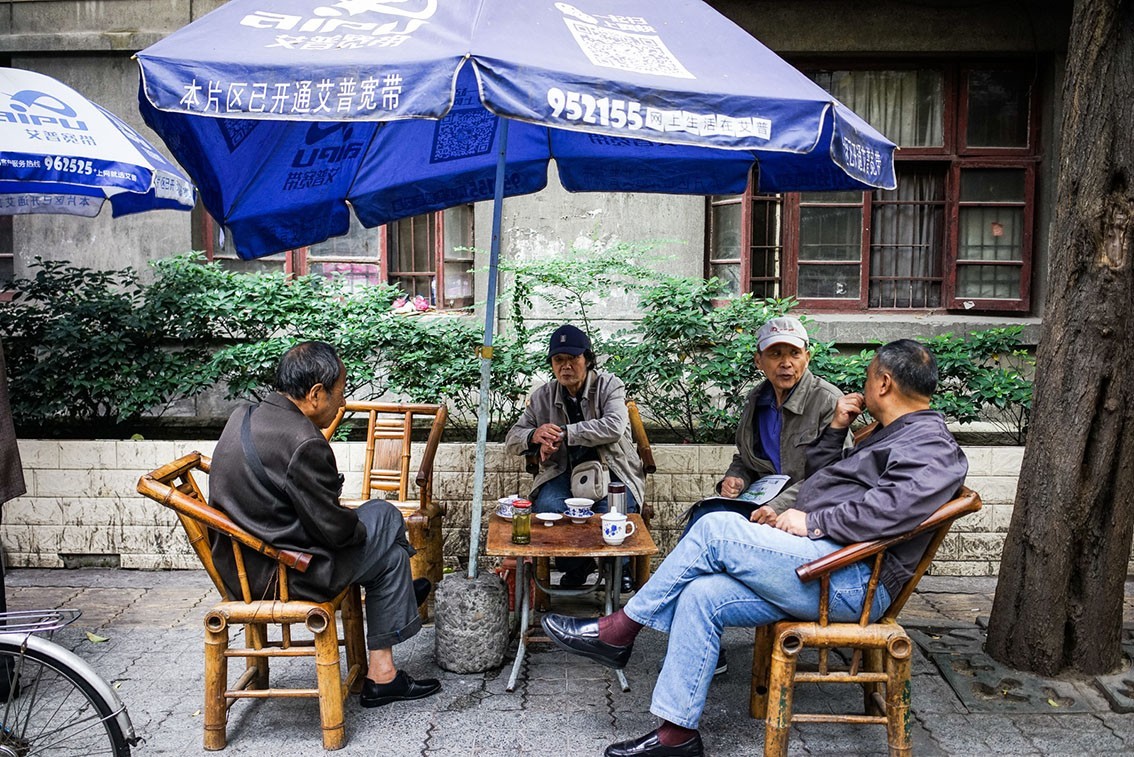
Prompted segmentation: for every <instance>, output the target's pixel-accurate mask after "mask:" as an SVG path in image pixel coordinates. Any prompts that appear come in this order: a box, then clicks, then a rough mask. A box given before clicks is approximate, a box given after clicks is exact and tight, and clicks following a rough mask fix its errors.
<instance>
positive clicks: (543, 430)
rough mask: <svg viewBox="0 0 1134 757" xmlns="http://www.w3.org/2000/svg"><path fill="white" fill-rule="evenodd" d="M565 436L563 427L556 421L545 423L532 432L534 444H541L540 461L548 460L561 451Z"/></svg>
mask: <svg viewBox="0 0 1134 757" xmlns="http://www.w3.org/2000/svg"><path fill="white" fill-rule="evenodd" d="M563 437H564V433H563V429H561V428H559V426H557V425H555V424H554V423H545V424H543V425H542V426H540V427H539V428H537V429H536V430H535V431H533V432H532V444H538V445H539V459H540V462H547V460H548V458H550V457H551V456H552V455H554V454H555V453H556V452H558V451H559V445H560V443H561V442H562V441H563Z"/></svg>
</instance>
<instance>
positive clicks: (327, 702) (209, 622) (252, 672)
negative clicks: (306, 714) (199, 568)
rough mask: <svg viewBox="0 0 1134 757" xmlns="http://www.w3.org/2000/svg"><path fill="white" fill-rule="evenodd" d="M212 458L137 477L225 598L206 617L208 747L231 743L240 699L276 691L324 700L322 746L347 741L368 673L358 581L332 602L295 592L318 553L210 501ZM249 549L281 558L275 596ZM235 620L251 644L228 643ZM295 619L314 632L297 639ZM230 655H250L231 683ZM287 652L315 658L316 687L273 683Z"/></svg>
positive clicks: (192, 457) (194, 456) (196, 456)
mask: <svg viewBox="0 0 1134 757" xmlns="http://www.w3.org/2000/svg"><path fill="white" fill-rule="evenodd" d="M210 464H211V460H210V458H208V457H206V456H205V455H202V454H201V453H200V452H193V453H191V454H188V455H186V456H184V457H182V458H179V459H178V460H174V461H173V462H171V463H169V464H168V465H164V466H162V467H161V468H158V469H157V470H155V471H152V472H151V473H147V474H146V475H144V476H142V478H141V479H140V480H139V481H138V491H139V492H140V493H141V494H143V495H145V496H146V497H149V498H150V499H152V500H154V501H155V502H158V503H160V504H162V505H164V506H166V507H168V508H170V509H172V510H173V511H175V512H176V513H177V518H178V520H180V521H181V525H182V527H183V528H184V529H185V533H186V535H187V536H188V537H189V544H190V545H191V546H192V547H193V551H194V552H196V554H197V557H198V558H199V559H200V560H201V564H202V565H203V566H204V568H205V570H206V571H207V572H208V574H209V577H210V578H211V579H212V580H213V583H214V584H215V585H216V587H217V591H219V592H220V593H221V596H222V597H223V598H224V601H222V602H220V603H218V604H217V605H216V606H215V607H213V609H212V610H210V611H209V613H208V614H207V615H206V616H205V707H204V713H205V736H204V746H205V749H208V750H217V749H224V748H225V746H226V745H227V743H228V738H227V733H226V731H227V724H228V708H229V707H231V706H232V704H233V703H234V702H235V701H236V700H237V699H264V698H269V697H315V698H317V699H318V700H319V716H320V721H321V723H322V728H323V748H324V749H339V748H340V747H342V746H343V744H344V743H345V742H346V731H345V726H344V722H343V702H344V700H345V699H346V697H348V696H349V695H350V694H351V693H352V692H354V693H357V692H358V691H359V690H360V689H361V687H362V679H363V677H364V676H365V675H366V666H367V658H366V640H365V636H364V633H363V624H362V602H361V597H360V592H359V587H358V586H357V585H355V586H350V587H348V588H346V589H344V590H343V591H342V593H340V594H339V595H338V596H337V597H335V598H334V599H332V600H331V601H329V602H309V601H302V600H296V599H292V598H290V597H289V596H288V575H289V573H290V571H298V572H300V573H302V572H304V571H306V570H307V567H308V565H309V563H310V562H311V555H309V554H307V553H304V552H295V551H290V550H280V549H276V548H275V547H273V546H272V545H270V544H267V543H265V542H263V541H261V540H260V539H258V538H256V537H255V536H253V535H252V534H250V533H248V532H247V531H245V530H243V529H242V528H240V527H239V526H238V525H236V524H235V523H234V522H233V521H232V520H230V519H229V517H228V516H227V515H225V514H224V513H223V512H221V511H220V510H217V509H216V508H214V507H212V506H210V505H209V504H208V501H207V499H206V498H205V496H204V494H203V493H202V490H201V486H200V485H199V484H198V482H197V480H196V479H195V478H194V475H193V474H194V473H201V474H207V473H208V472H209V468H210ZM210 531H211V532H213V534H215V535H216V536H217V537H219V538H220V539H221V540H222V541H227V542H228V543H229V544H231V547H232V551H233V556H234V558H235V561H236V565H237V566H238V576H237V577H238V579H239V582H240V592H241V596H240V597H232V596H230V595H229V592H228V590H227V589H226V587H225V584H224V581H223V580H222V579H221V576H220V574H219V572H218V571H217V568H216V566H215V565H214V563H213V555H212V552H211V551H210V548H209V532H210ZM245 550H253V551H255V552H258V553H260V554H262V555H264V556H265V557H268V558H270V559H272V560H275V561H277V562H278V563H279V571H278V586H277V591H276V595H275V596H273V597H267V598H263V599H255V598H254V597H253V595H252V591H251V589H250V587H249V583H248V577H247V575H246V574H245V572H244V555H245ZM336 612H341V613H342V624H343V632H344V634H343V635H344V637H345V638H344V639H343V640H341V641H340V639H339V635H338V629H337V624H336V620H335V613H336ZM231 624H243V625H244V638H245V643H246V645H247V646H245V647H239V648H234V647H230V646H229V642H230V639H229V627H230V625H231ZM293 624H302V625H303V626H305V627H306V629H307V630H308V631H309V632H310V633H311V634H312V635H313V638H312V639H293V638H292V628H291V627H292V625H293ZM269 626H279V629H280V630H279V634H278V635H279V638H278V639H277V640H270V639H269V633H268V627H269ZM274 635H275V634H273V636H274ZM340 644H342V645H344V646H345V647H346V656H347V671H346V676H345V678H344V677H343V676H342V675H341V665H340V653H339V645H340ZM231 657H243V658H245V662H246V665H247V667H246V669H245V670H244V672H243V673H242V674H241V675H240V677H239V678H238V679H237V681H236V683H235V684H233V686H232V687H231V688H229V681H228V661H229V658H231ZM280 657H289V658H290V657H314V658H315V678H316V682H317V685H316V688H313V689H312V688H305V689H281V688H270V687H269V685H268V663H269V661H270V660H271V659H272V658H280Z"/></svg>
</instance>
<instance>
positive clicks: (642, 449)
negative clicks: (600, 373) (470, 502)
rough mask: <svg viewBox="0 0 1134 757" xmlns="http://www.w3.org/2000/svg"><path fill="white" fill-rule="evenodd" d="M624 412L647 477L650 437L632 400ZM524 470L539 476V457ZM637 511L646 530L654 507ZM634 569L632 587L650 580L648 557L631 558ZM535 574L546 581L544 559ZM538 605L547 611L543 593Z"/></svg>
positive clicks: (652, 467) (651, 467) (653, 468)
mask: <svg viewBox="0 0 1134 757" xmlns="http://www.w3.org/2000/svg"><path fill="white" fill-rule="evenodd" d="M626 411H627V413H628V414H629V416H630V436H631V438H632V439H633V440H634V444H635V445H636V446H637V448H638V458H639V459H640V460H641V461H642V470H643V472H644V473H645V474H646V475H647V476H648V475H650V474H651V473H655V472H657V469H658V466H657V464H655V463H654V451H653V449H652V448H651V447H650V437H649V436H648V435H647V434H646V426H645V425H644V424H643V423H642V416H641V414H640V413H639V412H638V404H637V403H636V402H634V400H626ZM524 469H525V470H526V471H527V472H528V473H530V474H531V475H533V476H537V475H539V455H526V456H525V457H524ZM638 510H639V512H640V514H641V516H642V522H643V523H645V524H646V528H649V527H650V520H651V519H652V518H653V515H654V506H653V505H651V504H650V503H649V502H639V503H638ZM632 561H633V566H634V567H633V569H634V585H635V586H643V585H644V584H645V583H646V581H648V580H650V557H649V555H642V556H639V557H634V558H632ZM536 573H537V575H538V576H539V578H540V580H542V581H547V580H548V578H549V575H550V564H549V562H548V560H547V559H546V558H543V559H541V560H540V562H539V564H537V565H536ZM537 600H538V604H539V606H540V608H541V609H547V608H546V605H547V597H546V595H544V593H543V592H538V593H537Z"/></svg>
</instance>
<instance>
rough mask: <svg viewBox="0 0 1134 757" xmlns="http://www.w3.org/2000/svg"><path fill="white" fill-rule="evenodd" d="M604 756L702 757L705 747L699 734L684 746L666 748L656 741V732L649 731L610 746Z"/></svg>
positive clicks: (694, 735)
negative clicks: (643, 734)
mask: <svg viewBox="0 0 1134 757" xmlns="http://www.w3.org/2000/svg"><path fill="white" fill-rule="evenodd" d="M604 754H605V755H606V757H704V754H705V747H704V746H702V744H701V734H699V733H695V734H693V738H691V739H689V740H688V741H686V742H685V743H684V744H678V745H677V746H666V745H665V744H663V743H661V742H660V741H658V732H657V731H650V732H649V733H647V734H646V735H645V736H639V737H638V738H636V739H630V740H629V741H619V742H618V743H617V744H611V745H610V746H608V747H607V748H606V752H604Z"/></svg>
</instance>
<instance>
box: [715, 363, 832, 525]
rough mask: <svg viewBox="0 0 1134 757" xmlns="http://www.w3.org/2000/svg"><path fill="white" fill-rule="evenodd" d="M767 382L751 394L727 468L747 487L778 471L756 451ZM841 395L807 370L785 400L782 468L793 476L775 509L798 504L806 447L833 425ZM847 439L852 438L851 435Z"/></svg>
mask: <svg viewBox="0 0 1134 757" xmlns="http://www.w3.org/2000/svg"><path fill="white" fill-rule="evenodd" d="M767 383H768V382H767V381H761V382H760V383H759V384H758V385H757V386H756V388H755V389H753V390H752V391H751V392H749V394H748V400H747V401H746V402H745V403H744V412H743V413H741V416H740V424H739V425H738V426H737V427H736V454H735V455H733V457H732V465H730V466H728V470H727V471H725V476H726V477H727V476H736V477H737V478H740V479H742V480H743V481H744V486H745V487H747V486H748V485H749V484H751V483H752V482H753V481H755V480H757V479H758V478H761V477H763V476H770V475H772V474H774V473H775V472H776V470H775V468H773V467H772V461H771V460H769V459H768V458H766V457H759V456H758V455H757V450H760V451H763V450H761V449H760V447H759V444H758V443H757V441H756V439H755V433H756V426H755V419H756V400H757V399H758V398H759V397H760V392H762V391H763V390H764V386H765V385H766V384H767ZM842 396H843V393H842V392H841V391H839V388H838V387H836V386H835V385H834V384H831V383H828V382H827V381H824V380H823V379H821V378H819V377H818V376H816V375H815V374H813V373H812V372H811V371H804V373H803V378H801V379H800V380H799V383H798V384H796V386H795V391H793V392H792V393H791V396H790V397H788V399H787V402H785V403H784V406H783V414H784V420H783V428H782V429H781V431H780V467H781V468H782V469H783V473H784V475H787V476H791V481H789V482H788V484H787V486H786V487H784V489H783V491H781V492H780V493H779V494H778V495H777V496H776V498H775V499H773V500H772V501H771V502H769V503H768V504H770V505H771V506H772V507H773V508H774V509H775V511H776V512H778V513H779V512H783V511H784V510H787V509H788V508H790V507H792V506H794V505H795V498H796V495H797V494H798V493H799V485H800V484H801V483H802V482H803V479H804V478H805V477H806V475H807V473H806V472H807V455H806V452H807V446H808V445H809V444H811V442H813V441H815V439H817V438H818V437H819V435H820V434H822V433H823V431H824V430H825V429H826V428H827V427H828V426H829V425H831V419H832V418H833V417H834V416H835V403H837V402H838V401H839V398H840V397H842ZM847 441H848V443H849V441H850V435H849V434H848V435H847ZM721 483H722V482H720V481H719V482H717V492H720V490H721Z"/></svg>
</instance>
